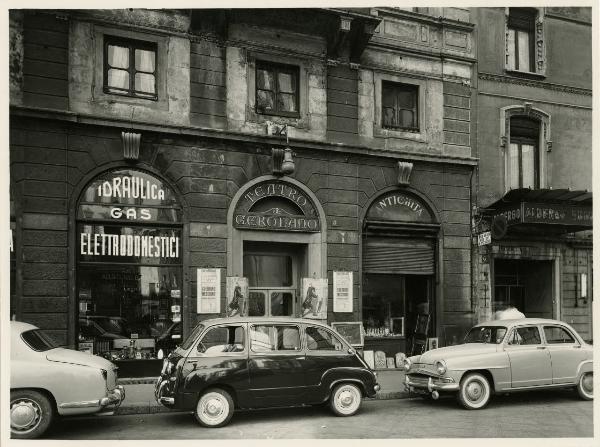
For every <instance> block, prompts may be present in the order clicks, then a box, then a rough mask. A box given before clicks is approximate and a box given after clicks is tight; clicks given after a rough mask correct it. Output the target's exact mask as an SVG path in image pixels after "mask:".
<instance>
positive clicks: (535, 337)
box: [508, 326, 542, 346]
mask: <svg viewBox="0 0 600 447" xmlns="http://www.w3.org/2000/svg"><path fill="white" fill-rule="evenodd" d="M541 343H542V339H541V338H540V331H539V330H538V328H537V327H536V326H525V327H519V328H515V329H513V333H512V335H511V336H510V337H509V342H508V344H509V345H521V346H523V345H539V344H541Z"/></svg>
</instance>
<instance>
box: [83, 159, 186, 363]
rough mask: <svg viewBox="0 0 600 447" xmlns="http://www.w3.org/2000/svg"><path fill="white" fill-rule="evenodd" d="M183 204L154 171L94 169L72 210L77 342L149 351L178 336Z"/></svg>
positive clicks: (147, 354) (118, 354) (111, 355)
mask: <svg viewBox="0 0 600 447" xmlns="http://www.w3.org/2000/svg"><path fill="white" fill-rule="evenodd" d="M181 221H182V209H181V207H180V205H179V204H178V201H177V199H176V197H175V194H174V192H173V190H172V189H171V188H169V187H168V186H167V185H166V184H165V183H164V182H162V181H161V180H159V179H157V178H156V177H154V176H152V175H150V174H148V173H145V172H142V171H138V170H134V169H118V170H114V171H110V172H107V173H105V174H103V175H100V176H99V177H97V178H96V179H95V180H93V181H92V182H91V183H90V184H89V185H88V187H87V188H86V189H85V190H84V192H83V194H82V195H81V198H80V202H79V206H78V210H77V226H76V230H77V253H78V256H77V299H78V311H79V317H78V342H79V343H78V344H79V349H80V350H82V351H87V352H90V353H93V354H96V355H101V356H103V357H105V358H108V359H110V360H115V361H117V360H124V359H128V360H129V359H153V358H157V357H161V353H162V355H163V356H165V355H167V354H168V352H169V351H171V350H173V349H174V348H175V346H176V345H178V344H180V343H181V342H182V323H181V322H182V314H181V309H182V302H181V299H182V285H183V284H182V282H183V281H182V259H183V247H182V224H181Z"/></svg>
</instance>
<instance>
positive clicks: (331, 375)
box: [320, 367, 374, 398]
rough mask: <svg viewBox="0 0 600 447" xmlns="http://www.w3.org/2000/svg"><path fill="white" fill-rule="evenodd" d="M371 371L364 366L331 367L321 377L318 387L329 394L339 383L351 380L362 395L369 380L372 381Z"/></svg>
mask: <svg viewBox="0 0 600 447" xmlns="http://www.w3.org/2000/svg"><path fill="white" fill-rule="evenodd" d="M373 381H374V379H373V378H372V373H371V372H370V371H368V370H366V369H364V368H348V367H344V368H332V369H329V370H327V371H326V372H325V373H324V374H323V376H322V377H321V385H320V388H321V389H322V390H323V391H324V392H325V393H324V394H327V397H328V398H329V395H330V394H331V392H332V391H333V389H334V388H335V387H336V385H338V384H339V383H343V382H352V383H355V384H357V385H358V386H359V387H360V389H361V392H362V393H363V395H365V396H366V395H367V387H368V384H369V382H373Z"/></svg>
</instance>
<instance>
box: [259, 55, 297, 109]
mask: <svg viewBox="0 0 600 447" xmlns="http://www.w3.org/2000/svg"><path fill="white" fill-rule="evenodd" d="M298 78H299V69H298V67H295V66H293V65H282V64H274V63H271V62H265V61H257V62H256V112H257V113H262V114H267V115H283V116H299V107H298V102H299V87H298Z"/></svg>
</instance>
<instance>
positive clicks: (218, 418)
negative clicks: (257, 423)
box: [194, 388, 234, 428]
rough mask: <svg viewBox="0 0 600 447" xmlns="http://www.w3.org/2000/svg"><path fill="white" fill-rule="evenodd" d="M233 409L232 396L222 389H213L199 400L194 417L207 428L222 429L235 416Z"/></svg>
mask: <svg viewBox="0 0 600 447" xmlns="http://www.w3.org/2000/svg"><path fill="white" fill-rule="evenodd" d="M233 409H234V405H233V399H232V398H231V395H230V394H229V393H228V392H227V391H225V390H223V389H221V388H212V389H210V390H207V391H206V392H205V393H204V394H203V395H202V396H200V398H199V399H198V405H197V406H196V412H195V413H194V416H196V420H197V421H198V422H199V423H200V425H203V426H205V427H211V428H216V427H222V426H224V425H226V424H227V423H228V422H229V420H230V419H231V417H232V416H233Z"/></svg>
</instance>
